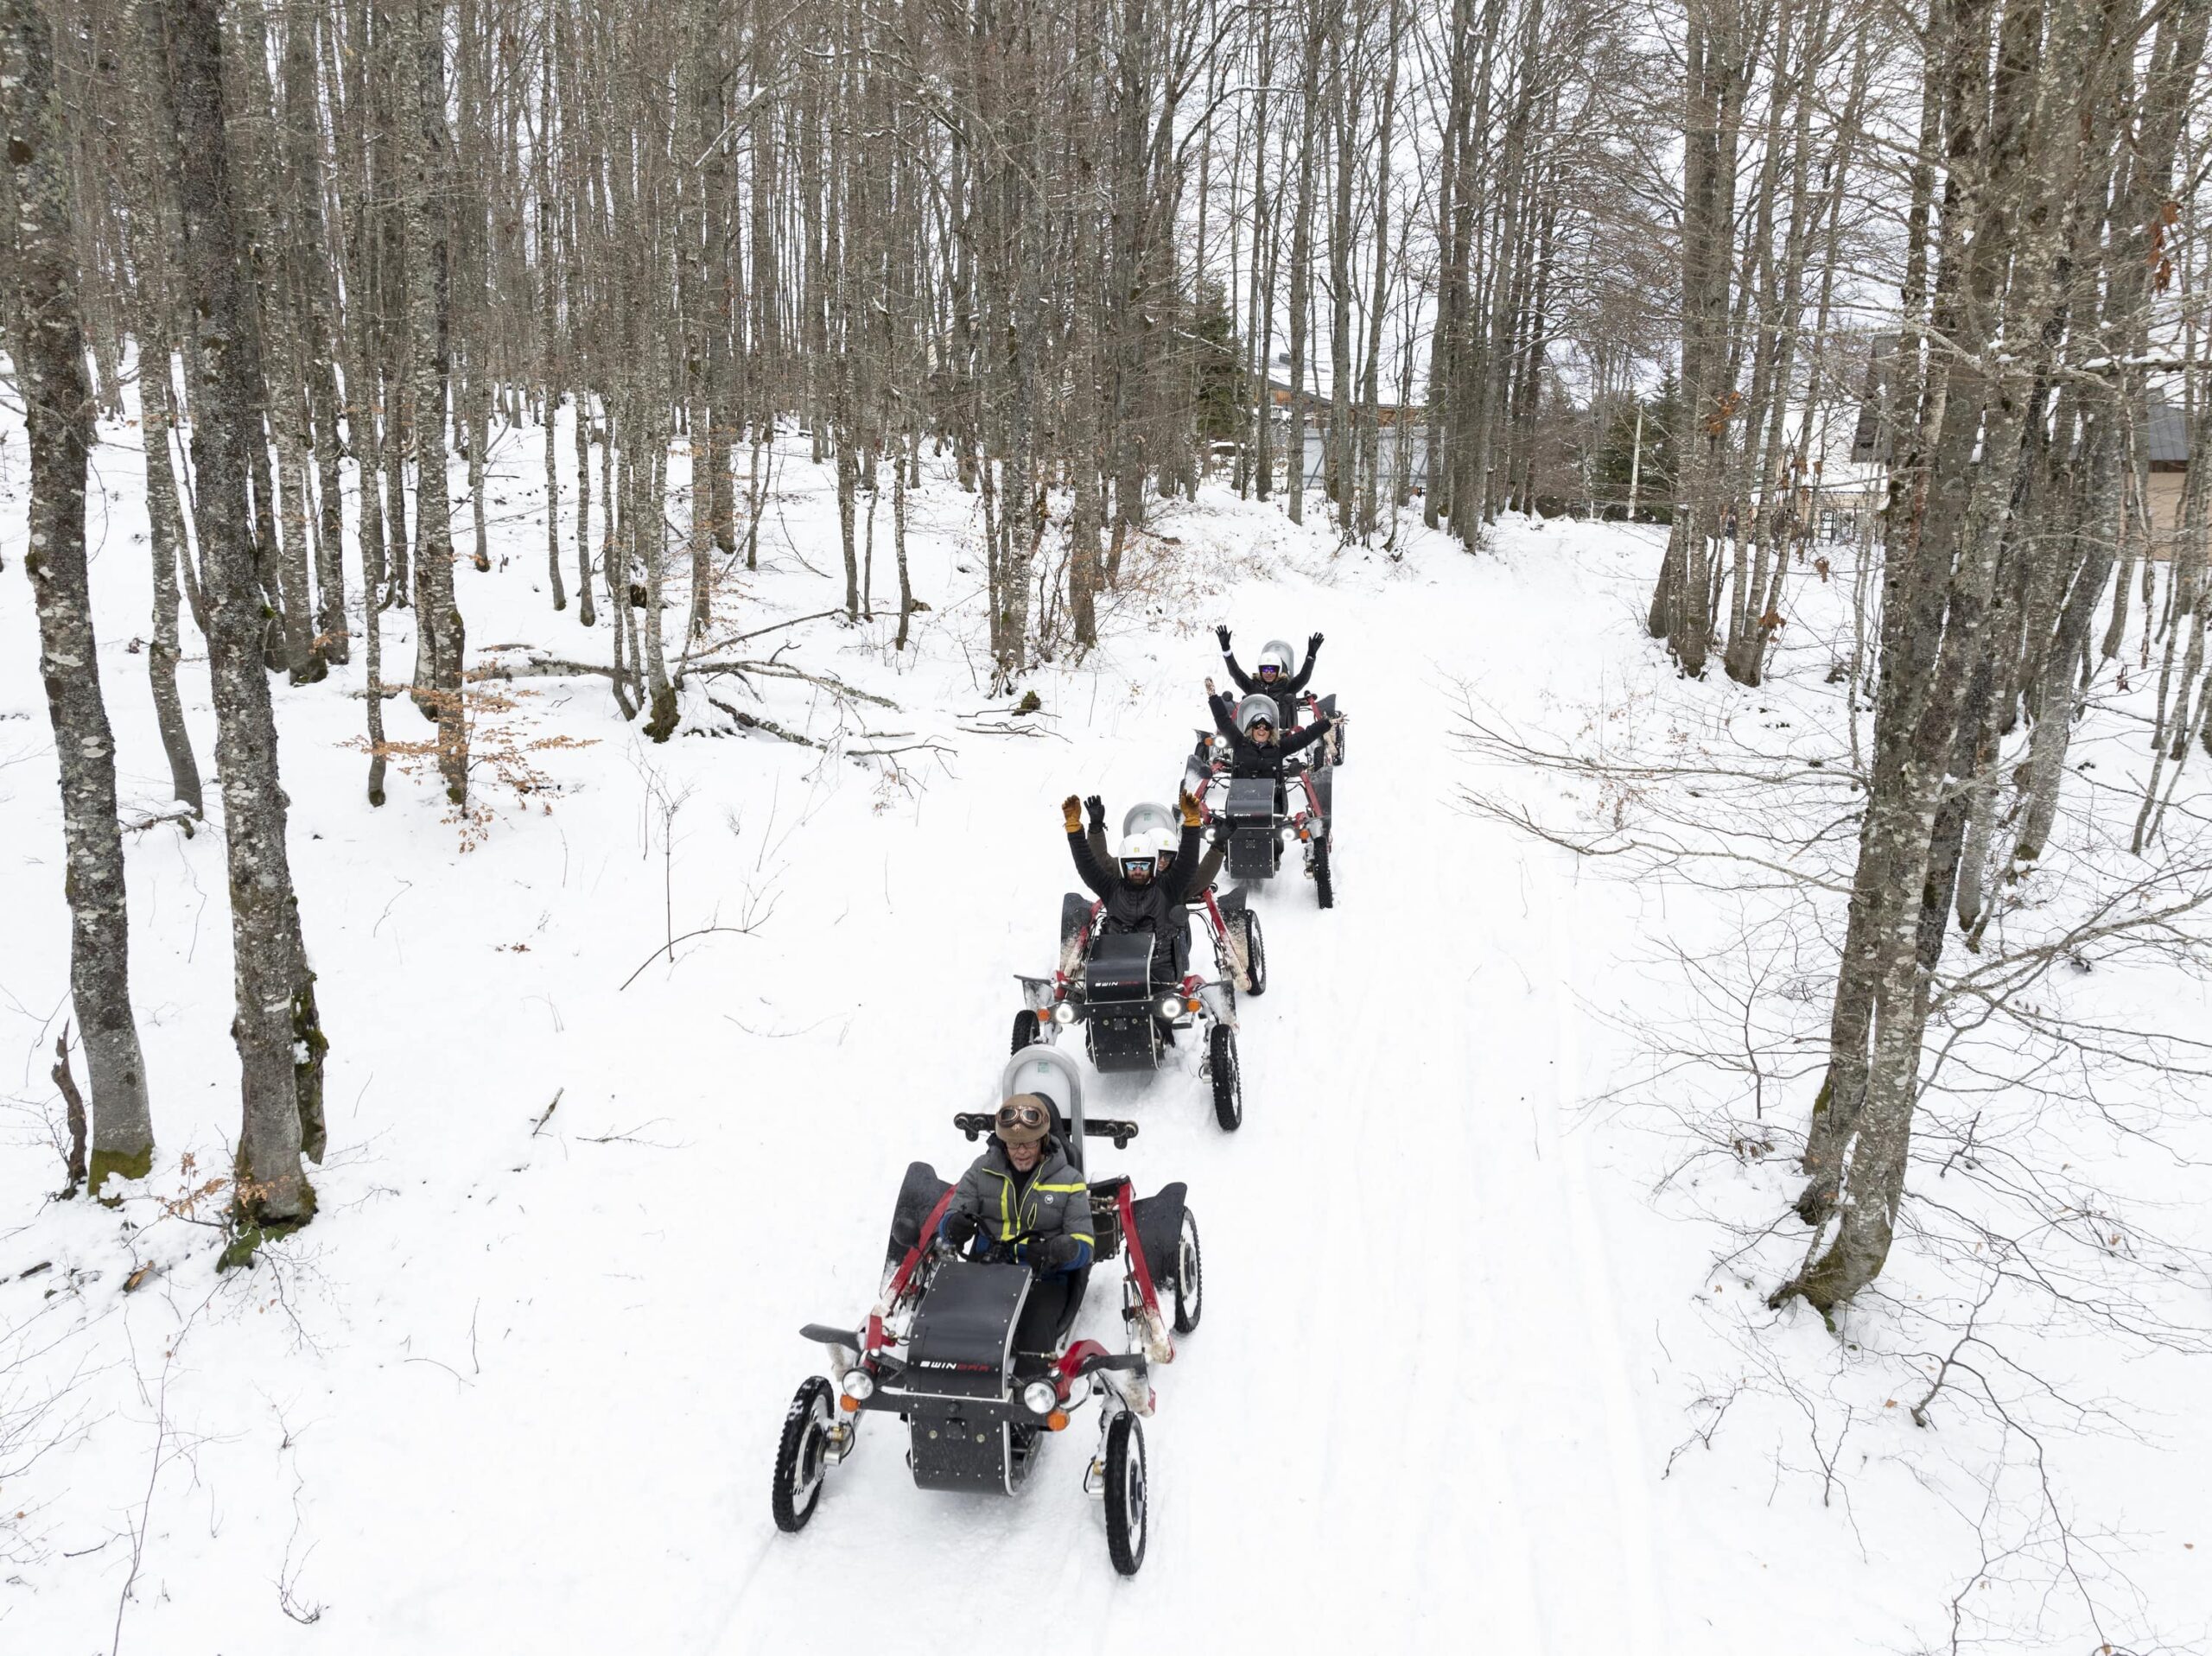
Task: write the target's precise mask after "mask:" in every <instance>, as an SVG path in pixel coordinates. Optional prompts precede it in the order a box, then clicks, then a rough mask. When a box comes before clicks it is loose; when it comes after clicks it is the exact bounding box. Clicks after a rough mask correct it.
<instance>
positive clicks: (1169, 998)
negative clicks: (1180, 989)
mask: <svg viewBox="0 0 2212 1656" xmlns="http://www.w3.org/2000/svg"><path fill="white" fill-rule="evenodd" d="M1182 1015H1183V998H1182V996H1180V995H1162V996H1161V997H1160V1016H1161V1017H1162V1018H1180V1017H1181V1016H1182Z"/></svg>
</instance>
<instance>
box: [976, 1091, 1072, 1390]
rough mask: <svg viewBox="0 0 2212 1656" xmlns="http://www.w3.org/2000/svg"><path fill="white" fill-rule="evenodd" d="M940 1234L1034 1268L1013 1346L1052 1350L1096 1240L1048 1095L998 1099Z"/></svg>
mask: <svg viewBox="0 0 2212 1656" xmlns="http://www.w3.org/2000/svg"><path fill="white" fill-rule="evenodd" d="M938 1236H939V1237H941V1238H942V1239H943V1240H944V1241H945V1242H946V1243H947V1244H949V1245H950V1247H952V1248H954V1249H955V1250H956V1251H958V1252H963V1253H967V1254H969V1256H970V1257H971V1258H976V1259H982V1258H986V1257H988V1256H989V1255H990V1254H991V1253H992V1252H993V1251H994V1250H995V1249H997V1250H1003V1251H1004V1252H1005V1253H1007V1254H1009V1255H1011V1257H1012V1260H1013V1262H1014V1263H1015V1264H1017V1265H1026V1266H1028V1267H1029V1268H1030V1269H1031V1270H1032V1271H1033V1272H1036V1273H1037V1281H1036V1284H1035V1285H1034V1286H1033V1287H1032V1288H1031V1289H1030V1291H1029V1298H1028V1301H1027V1304H1024V1306H1023V1307H1022V1311H1021V1321H1020V1323H1017V1324H1016V1325H1015V1328H1014V1349H1015V1350H1016V1351H1021V1352H1047V1353H1049V1351H1050V1349H1051V1348H1052V1343H1053V1337H1054V1336H1055V1335H1056V1334H1057V1333H1058V1330H1059V1328H1060V1325H1061V1324H1062V1323H1065V1321H1066V1320H1067V1317H1068V1313H1069V1311H1070V1310H1071V1309H1072V1304H1071V1302H1072V1301H1073V1299H1074V1297H1075V1296H1076V1294H1077V1293H1078V1292H1079V1291H1081V1278H1080V1274H1079V1273H1080V1272H1082V1271H1083V1270H1084V1268H1085V1267H1086V1266H1089V1265H1090V1256H1091V1251H1092V1248H1093V1247H1095V1246H1096V1239H1095V1238H1094V1237H1093V1236H1092V1234H1091V1231H1090V1187H1089V1186H1088V1185H1087V1184H1085V1183H1084V1177H1083V1174H1082V1173H1081V1172H1080V1171H1078V1170H1077V1168H1076V1166H1075V1164H1073V1163H1072V1162H1071V1161H1070V1160H1069V1159H1068V1154H1067V1150H1066V1147H1065V1145H1062V1144H1061V1142H1060V1141H1059V1139H1058V1138H1056V1137H1054V1136H1053V1134H1052V1105H1051V1103H1050V1101H1047V1100H1046V1099H1045V1098H1043V1097H1041V1096H1039V1094H1035V1093H1016V1094H1014V1096H1013V1097H1011V1098H1009V1099H1007V1101H1005V1102H1004V1103H1002V1104H1001V1105H1000V1106H999V1108H998V1116H997V1119H996V1121H995V1124H994V1126H993V1128H992V1132H991V1139H990V1142H989V1143H988V1145H985V1146H984V1149H983V1153H982V1155H980V1156H978V1157H976V1159H975V1161H974V1163H973V1164H970V1165H969V1169H968V1171H966V1172H965V1173H963V1174H962V1175H961V1176H960V1183H958V1184H957V1185H955V1186H954V1187H953V1190H952V1200H951V1201H950V1202H948V1203H947V1204H946V1206H945V1210H944V1219H943V1220H942V1221H939V1222H938Z"/></svg>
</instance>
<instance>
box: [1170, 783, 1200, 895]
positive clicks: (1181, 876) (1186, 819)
mask: <svg viewBox="0 0 2212 1656" xmlns="http://www.w3.org/2000/svg"><path fill="white" fill-rule="evenodd" d="M1175 803H1177V804H1178V805H1179V806H1181V807H1182V810H1183V838H1182V841H1181V842H1180V843H1179V844H1178V845H1177V846H1176V847H1175V876H1176V879H1177V881H1178V882H1179V883H1178V885H1177V886H1176V891H1175V900H1176V901H1177V902H1178V903H1188V902H1189V901H1190V900H1191V899H1192V898H1194V897H1196V896H1197V895H1198V893H1199V892H1200V891H1204V890H1205V885H1204V884H1202V883H1200V882H1199V881H1198V864H1199V863H1200V862H1201V861H1202V860H1204V859H1202V858H1201V857H1200V856H1199V855H1198V851H1199V841H1200V836H1199V830H1198V819H1199V817H1200V815H1202V814H1203V813H1202V812H1201V811H1200V810H1199V809H1198V801H1197V800H1196V799H1195V798H1193V797H1192V796H1191V795H1190V793H1189V792H1187V791H1185V792H1184V793H1183V794H1181V795H1180V796H1178V798H1177V800H1176V802H1175Z"/></svg>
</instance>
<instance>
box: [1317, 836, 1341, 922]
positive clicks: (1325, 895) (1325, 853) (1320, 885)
mask: <svg viewBox="0 0 2212 1656" xmlns="http://www.w3.org/2000/svg"><path fill="white" fill-rule="evenodd" d="M1313 893H1314V895H1315V896H1316V897H1319V898H1320V899H1321V906H1322V907H1323V908H1325V909H1333V908H1335V907H1336V906H1337V888H1336V887H1335V886H1334V885H1332V884H1331V883H1330V879H1329V841H1328V839H1327V838H1326V836H1324V837H1323V838H1321V839H1319V840H1316V841H1313Z"/></svg>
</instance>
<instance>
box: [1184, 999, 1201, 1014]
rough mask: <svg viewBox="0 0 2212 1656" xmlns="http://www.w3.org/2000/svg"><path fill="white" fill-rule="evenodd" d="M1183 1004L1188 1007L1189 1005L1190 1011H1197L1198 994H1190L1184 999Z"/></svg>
mask: <svg viewBox="0 0 2212 1656" xmlns="http://www.w3.org/2000/svg"><path fill="white" fill-rule="evenodd" d="M1183 1004H1184V1005H1185V1006H1188V1007H1189V1008H1190V1009H1191V1010H1192V1012H1196V1011H1198V996H1196V995H1192V997H1191V998H1190V999H1188V1000H1186V1001H1185V1002H1184V1003H1183Z"/></svg>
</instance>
